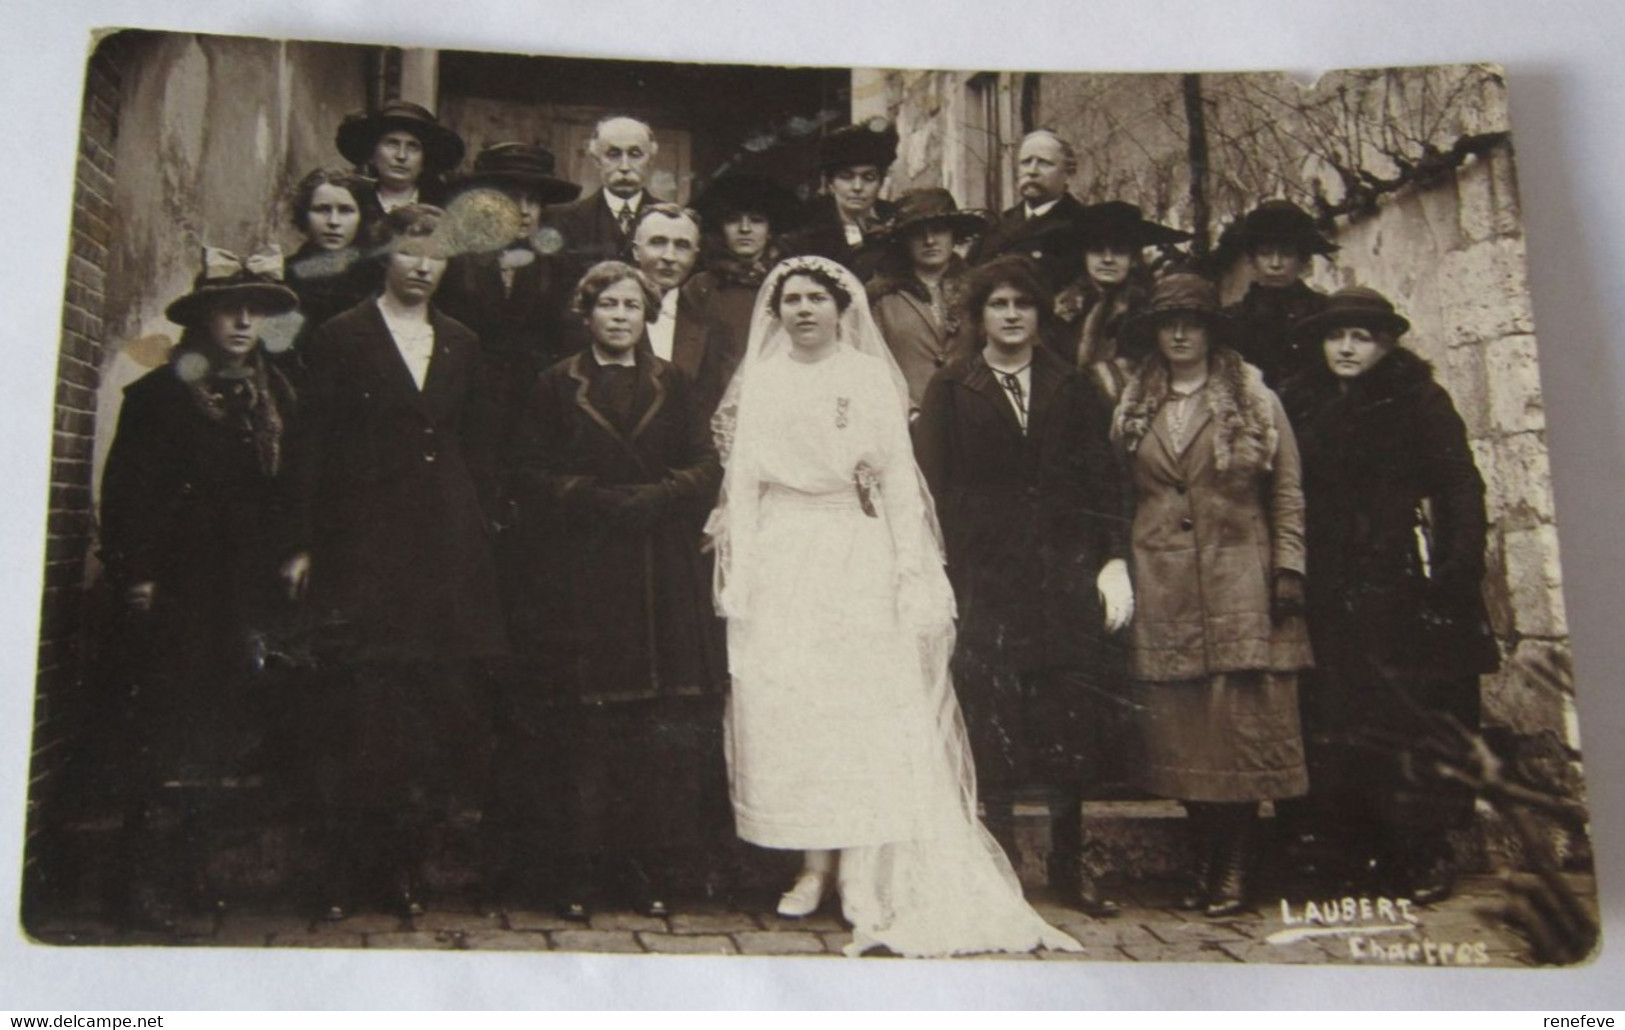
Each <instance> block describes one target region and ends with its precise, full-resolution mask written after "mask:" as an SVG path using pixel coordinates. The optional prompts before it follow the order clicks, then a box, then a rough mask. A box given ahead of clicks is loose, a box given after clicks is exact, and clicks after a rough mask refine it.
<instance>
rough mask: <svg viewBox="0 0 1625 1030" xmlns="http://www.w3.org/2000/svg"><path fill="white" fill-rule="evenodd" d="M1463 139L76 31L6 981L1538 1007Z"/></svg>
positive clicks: (1492, 314) (1518, 387) (1498, 200)
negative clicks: (700, 981) (1370, 984)
mask: <svg viewBox="0 0 1625 1030" xmlns="http://www.w3.org/2000/svg"><path fill="white" fill-rule="evenodd" d="M1509 89H1512V90H1516V89H1517V83H1516V82H1515V81H1514V82H1511V83H1509V82H1508V78H1507V76H1506V75H1505V74H1504V72H1503V71H1502V69H1501V68H1499V67H1497V66H1494V65H1490V64H1452V65H1433V66H1419V67H1389V68H1369V69H1351V70H1343V71H1334V72H1328V73H1326V74H1324V75H1322V76H1320V78H1319V79H1318V81H1315V82H1307V81H1302V80H1301V79H1300V78H1297V77H1294V76H1292V75H1288V74H1286V73H1273V72H1235V73H1219V72H1200V73H1198V72H1191V73H1177V72H1174V73H1164V74H1146V73H1091V72H1087V71H1067V72H1059V71H1041V72H1029V71H1018V70H959V71H945V70H924V69H905V68H835V67H778V66H766V65H760V66H758V65H734V64H691V63H669V62H658V61H646V60H640V61H627V60H611V59H598V58H585V57H563V56H548V55H541V54H504V53H485V52H472V51H464V50H454V49H443V50H441V49H425V48H405V47H397V46H388V45H364V44H359V43H332V42H314V41H298V40H280V39H260V38H249V37H238V36H223V35H208V34H198V33H188V32H177V31H152V30H136V29H124V30H107V31H105V32H103V33H100V34H99V35H98V37H97V39H96V40H95V41H94V44H93V45H92V47H91V49H90V51H89V56H88V60H87V62H86V66H85V73H84V94H83V103H82V111H81V122H80V125H79V149H78V157H77V162H76V168H75V181H74V190H73V210H72V215H71V234H72V237H71V238H72V242H71V257H70V259H69V264H68V268H67V278H66V292H65V295H64V296H63V298H62V309H61V310H62V324H61V337H60V350H59V354H58V358H57V362H56V370H57V371H56V393H55V405H54V423H53V434H52V445H51V448H52V449H51V462H50V488H49V521H48V527H47V532H48V538H47V545H46V550H45V554H44V579H43V584H44V590H43V598H42V601H41V620H40V637H39V642H38V644H39V660H38V672H37V679H36V682H35V685H34V689H35V700H34V713H35V714H34V724H33V745H32V751H31V754H30V755H29V757H28V763H29V770H28V809H27V825H26V827H25V830H24V861H23V876H22V884H21V895H20V898H19V899H18V904H19V906H20V912H21V923H22V927H23V930H24V932H25V933H26V935H27V936H28V938H29V940H30V941H31V942H32V945H33V946H36V947H40V948H93V949H118V948H132V947H159V946H169V947H177V948H236V949H281V948H290V947H293V948H330V949H369V950H370V949H413V950H422V951H434V950H455V951H481V950H492V951H496V950H501V951H509V952H512V951H534V952H547V951H553V952H574V953H613V954H648V955H663V954H682V955H706V956H762V955H776V956H826V957H829V958H832V959H838V958H840V957H843V956H844V957H850V958H859V957H901V958H937V959H946V958H956V957H969V956H978V957H992V958H1001V957H1002V958H1006V959H1012V960H1014V959H1026V960H1037V961H1076V962H1084V963H1094V962H1120V963H1122V962H1151V963H1159V962H1165V963H1174V962H1178V963H1186V962H1211V963H1220V964H1249V965H1253V964H1256V965H1268V964H1314V965H1342V966H1353V967H1380V968H1395V967H1416V968H1429V967H1468V968H1485V967H1503V968H1529V967H1548V966H1573V965H1578V964H1583V963H1585V962H1587V961H1589V960H1590V959H1592V958H1593V957H1594V956H1595V955H1596V954H1597V952H1598V949H1599V948H1600V946H1601V944H1600V924H1601V920H1600V916H1599V909H1598V904H1597V889H1596V881H1595V877H1594V874H1593V854H1592V847H1591V841H1590V815H1589V809H1588V804H1587V797H1586V789H1585V781H1584V774H1583V765H1582V752H1581V747H1580V720H1579V718H1578V716H1577V714H1576V703H1575V692H1576V689H1577V686H1576V683H1575V677H1574V674H1573V663H1572V660H1571V648H1570V638H1569V625H1568V619H1567V616H1566V612H1565V604H1564V589H1563V574H1562V566H1561V563H1560V560H1559V545H1558V530H1557V526H1556V522H1557V519H1556V515H1555V509H1554V504H1553V499H1552V488H1551V470H1550V465H1549V460H1548V447H1547V435H1546V430H1547V423H1546V417H1545V416H1546V407H1545V403H1544V400H1543V395H1542V388H1541V378H1540V363H1539V354H1538V351H1539V348H1538V346H1537V330H1536V323H1535V317H1534V313H1533V308H1532V305H1531V301H1530V296H1529V274H1528V268H1527V262H1526V249H1525V233H1524V223H1523V218H1522V212H1521V207H1520V198H1519V190H1518V175H1517V168H1516V156H1517V154H1516V146H1515V138H1514V135H1513V132H1512V126H1511V123H1510V120H1509V117H1508V90H1509ZM1580 689H1588V688H1580ZM651 961H654V959H651Z"/></svg>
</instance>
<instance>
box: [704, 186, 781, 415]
mask: <svg viewBox="0 0 1625 1030" xmlns="http://www.w3.org/2000/svg"><path fill="white" fill-rule="evenodd" d="M691 206H692V207H693V209H694V210H695V211H696V212H698V213H699V216H700V226H701V231H702V235H701V240H700V248H701V250H700V254H701V256H700V262H701V267H700V270H699V271H698V272H696V273H695V274H694V275H693V276H691V277H690V278H689V280H688V281H687V282H686V283H684V284H683V285H682V291H683V304H684V306H685V307H686V309H687V310H689V311H692V312H693V313H694V316H695V318H694V322H695V323H696V324H698V323H703V324H705V325H706V326H708V327H709V329H708V331H707V336H706V340H705V346H704V348H703V351H702V352H701V354H700V360H699V363H698V365H697V366H695V367H692V368H684V371H687V372H689V373H690V375H691V376H692V377H693V378H694V380H695V385H696V399H697V403H698V404H699V405H700V407H702V408H704V409H705V410H706V411H707V413H709V412H711V411H714V410H715V409H716V406H717V404H718V403H719V402H721V400H722V394H723V391H725V390H726V389H727V388H728V380H729V379H731V378H733V373H734V369H735V368H737V367H738V365H739V361H740V359H741V358H743V357H744V356H745V338H746V337H747V336H748V335H749V334H750V319H751V315H752V313H753V312H754V310H755V307H756V293H757V291H758V290H760V289H761V286H762V281H763V280H764V279H765V278H767V273H768V270H769V269H771V268H772V267H773V266H774V265H775V264H777V263H778V260H779V257H780V251H781V249H782V248H781V247H780V244H779V241H780V240H781V239H782V238H783V236H784V235H785V234H786V233H788V232H791V231H792V230H794V229H795V228H796V227H797V226H798V225H800V223H801V219H802V215H803V210H802V203H801V198H800V197H797V196H796V195H795V193H794V192H793V191H792V190H790V189H789V188H788V187H786V186H784V185H782V184H780V183H779V182H778V181H777V180H776V179H773V178H771V177H769V176H766V175H756V174H752V173H738V174H729V175H721V176H718V177H716V178H714V179H712V180H711V181H710V182H709V183H707V184H706V186H705V188H704V189H703V190H702V191H701V192H700V194H699V196H697V197H695V198H694V202H693V204H692V205H691ZM685 363H686V362H685V361H684V360H680V361H679V364H680V365H682V364H685Z"/></svg>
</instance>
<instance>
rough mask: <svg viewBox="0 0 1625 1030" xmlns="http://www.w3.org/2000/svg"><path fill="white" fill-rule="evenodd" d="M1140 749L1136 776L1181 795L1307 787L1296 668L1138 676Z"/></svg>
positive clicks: (1157, 789) (1264, 795)
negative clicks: (1166, 678)
mask: <svg viewBox="0 0 1625 1030" xmlns="http://www.w3.org/2000/svg"><path fill="white" fill-rule="evenodd" d="M1129 699H1130V703H1131V704H1132V706H1133V707H1134V710H1135V713H1136V716H1135V718H1136V721H1137V722H1138V724H1139V733H1138V734H1137V737H1138V743H1139V747H1140V752H1139V754H1138V755H1137V756H1135V758H1134V759H1133V760H1131V763H1130V769H1129V776H1130V779H1131V781H1132V782H1133V783H1134V784H1135V785H1137V786H1139V787H1141V788H1143V789H1145V790H1147V791H1149V792H1151V793H1152V794H1157V795H1159V796H1161V797H1167V798H1178V799H1179V800H1182V801H1264V800H1269V799H1275V798H1289V797H1296V796H1298V795H1300V794H1303V793H1304V792H1305V791H1307V790H1308V789H1309V773H1308V769H1307V767H1306V765H1305V762H1304V751H1303V733H1302V731H1301V729H1300V727H1299V721H1298V680H1297V674H1296V673H1290V672H1286V673H1280V672H1232V673H1220V674H1217V675H1215V676H1212V677H1209V678H1208V679H1204V680H1184V681H1180V682H1176V683H1145V682H1136V683H1133V684H1132V685H1131V686H1130V688H1129Z"/></svg>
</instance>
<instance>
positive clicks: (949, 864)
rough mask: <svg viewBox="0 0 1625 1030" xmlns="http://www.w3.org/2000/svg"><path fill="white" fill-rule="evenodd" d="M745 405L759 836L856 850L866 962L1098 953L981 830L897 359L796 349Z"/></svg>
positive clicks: (947, 605) (846, 873) (750, 780)
mask: <svg viewBox="0 0 1625 1030" xmlns="http://www.w3.org/2000/svg"><path fill="white" fill-rule="evenodd" d="M859 296H860V297H861V294H860V295H859ZM859 303H861V300H860V301H859ZM865 314H866V313H865ZM739 404H740V407H739V417H738V432H737V435H736V437H735V439H734V440H733V441H732V446H731V447H730V450H731V456H730V462H729V471H728V483H729V486H728V492H727V495H726V497H727V502H726V503H727V509H728V510H727V513H726V523H727V526H728V531H727V540H726V542H725V544H724V554H723V555H722V556H721V564H722V565H723V566H724V567H725V568H726V569H727V570H728V571H727V574H726V575H725V576H724V577H723V578H722V579H721V580H719V592H720V605H721V607H722V609H723V611H724V613H725V614H727V615H728V616H729V621H728V649H729V659H730V667H731V671H732V676H733V691H732V696H731V698H730V701H729V713H728V726H727V742H728V761H729V773H730V777H731V789H732V797H733V803H734V811H735V816H736V821H737V824H738V828H739V835H740V836H741V837H742V838H744V839H745V840H748V841H751V842H753V843H756V844H760V845H763V846H766V847H773V848H794V849H807V848H838V849H840V851H841V858H840V875H839V891H840V895H841V900H842V906H843V911H844V913H845V915H846V918H847V919H848V921H850V922H851V923H852V925H853V940H852V943H851V945H850V946H849V947H848V953H849V954H854V955H856V954H861V953H863V952H864V951H866V950H868V949H870V948H872V947H874V946H876V945H884V946H885V947H887V948H890V949H891V950H892V951H894V952H896V953H898V954H902V955H911V956H941V955H955V954H965V953H973V952H987V951H1013V952H1019V951H1029V950H1032V949H1034V948H1037V947H1040V946H1043V947H1049V948H1056V949H1066V950H1079V945H1078V943H1077V942H1076V941H1074V940H1073V939H1072V938H1071V937H1069V936H1067V935H1066V934H1065V933H1062V932H1061V931H1059V930H1057V929H1055V928H1053V927H1051V926H1049V925H1048V924H1047V923H1045V922H1044V920H1043V919H1042V918H1041V917H1040V916H1039V915H1038V914H1037V913H1036V912H1035V911H1033V909H1032V907H1031V906H1029V905H1028V904H1027V902H1026V900H1025V899H1024V898H1023V896H1022V893H1021V887H1020V884H1019V883H1018V881H1017V880H1016V877H1015V874H1014V871H1013V870H1012V869H1011V867H1010V864H1009V862H1008V860H1007V859H1006V858H1005V856H1004V853H1003V852H1002V851H1001V850H1000V849H999V846H998V845H997V844H996V843H995V842H994V840H993V838H992V837H991V836H990V835H989V834H988V833H987V832H986V830H985V829H984V828H983V827H982V825H981V823H980V822H979V821H978V820H977V818H976V814H975V813H976V799H975V777H974V773H973V772H972V766H971V762H970V755H969V753H968V750H967V746H966V742H965V733H964V726H963V722H962V720H961V717H960V713H959V706H958V703H957V701H956V699H955V697H954V694H953V688H952V685H951V683H950V682H949V679H948V658H949V655H950V653H951V651H952V647H953V629H952V626H953V621H952V620H953V595H952V592H951V589H950V587H949V585H948V580H947V577H946V575H945V573H944V571H943V567H942V558H941V549H940V545H939V544H938V543H937V542H936V540H935V538H934V535H933V534H932V533H931V532H930V531H929V530H928V529H927V528H925V527H928V526H930V525H933V524H934V523H933V522H932V521H931V518H932V517H931V515H930V512H929V510H928V509H929V504H930V502H929V498H928V496H927V495H926V494H925V493H924V488H923V486H921V485H920V480H919V478H918V472H917V470H916V467H915V464H914V458H913V452H912V449H911V447H910V443H909V437H908V428H907V423H906V416H905V409H904V407H903V406H902V405H901V404H900V403H899V402H898V397H897V395H896V393H895V390H894V384H893V382H892V379H891V376H890V371H889V369H888V368H887V367H886V365H885V364H884V362H883V359H881V358H878V357H874V356H870V355H868V354H864V353H859V352H857V351H855V350H853V349H851V348H849V347H846V346H841V347H839V348H838V349H837V350H836V351H835V352H834V353H833V354H832V355H831V356H829V357H828V358H825V359H824V360H822V361H818V362H814V363H810V364H809V363H802V362H799V361H796V360H794V359H793V358H792V357H791V356H790V354H789V353H788V348H785V349H781V350H779V351H778V352H776V353H773V354H771V355H770V356H768V357H766V358H764V359H762V360H761V361H760V363H759V364H758V365H757V366H755V367H753V368H752V369H751V372H750V379H749V382H748V388H747V389H746V390H745V392H744V394H743V395H742V396H741V397H740V398H739ZM860 469H863V470H866V473H865V474H863V476H862V478H865V479H867V480H871V482H870V484H869V489H868V490H867V491H866V493H867V499H865V498H864V497H861V496H860V493H863V492H864V491H860V488H859V486H858V484H857V483H856V482H855V473H856V472H857V471H858V470H860ZM866 503H867V506H868V510H866V509H865V504H866Z"/></svg>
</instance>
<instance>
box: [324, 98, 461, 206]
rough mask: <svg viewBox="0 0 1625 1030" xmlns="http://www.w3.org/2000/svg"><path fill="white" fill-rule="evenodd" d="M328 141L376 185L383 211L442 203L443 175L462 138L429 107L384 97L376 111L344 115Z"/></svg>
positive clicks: (458, 157)
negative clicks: (441, 121)
mask: <svg viewBox="0 0 1625 1030" xmlns="http://www.w3.org/2000/svg"><path fill="white" fill-rule="evenodd" d="M333 145H334V146H336V147H337V148H338V151H339V153H341V154H343V155H344V156H345V158H346V159H348V160H349V161H350V163H351V164H353V165H355V169H356V171H357V172H360V173H362V174H364V175H368V176H370V177H371V178H372V179H373V180H374V181H375V182H376V183H377V192H378V203H379V204H380V205H381V206H382V207H383V209H384V210H385V211H393V210H395V209H396V208H397V207H404V206H406V205H408V204H441V203H444V202H445V200H446V176H447V175H448V174H449V173H451V172H452V171H453V170H454V169H456V167H457V165H458V164H459V163H461V162H462V160H463V138H462V137H461V136H459V135H457V133H455V132H453V131H452V130H451V129H448V128H447V127H446V126H444V125H442V124H440V122H439V120H438V119H436V118H435V116H434V114H433V113H432V112H430V111H429V109H428V108H426V107H422V106H420V105H418V104H414V103H411V102H410V101H407V100H400V99H395V100H386V101H385V102H384V104H383V106H381V107H379V108H378V110H376V111H370V112H369V111H356V112H354V113H353V114H347V115H345V116H344V120H343V121H342V122H340V123H339V128H338V132H337V133H336V134H334V137H333Z"/></svg>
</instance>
